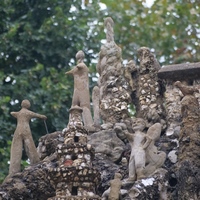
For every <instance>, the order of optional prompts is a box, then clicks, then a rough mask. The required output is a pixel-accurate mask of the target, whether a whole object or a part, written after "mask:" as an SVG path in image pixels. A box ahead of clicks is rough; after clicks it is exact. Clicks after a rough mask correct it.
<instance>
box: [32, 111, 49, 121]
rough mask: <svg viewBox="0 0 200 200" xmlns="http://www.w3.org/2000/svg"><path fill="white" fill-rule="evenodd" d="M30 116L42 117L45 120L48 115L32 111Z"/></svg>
mask: <svg viewBox="0 0 200 200" xmlns="http://www.w3.org/2000/svg"><path fill="white" fill-rule="evenodd" d="M29 114H30V116H31V117H32V118H40V119H44V120H46V119H47V117H46V116H45V115H40V114H38V113H34V112H31V111H30V113H29Z"/></svg>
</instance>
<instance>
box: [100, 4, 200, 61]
mask: <svg viewBox="0 0 200 200" xmlns="http://www.w3.org/2000/svg"><path fill="white" fill-rule="evenodd" d="M101 2H102V3H104V4H106V5H107V15H109V16H112V17H113V19H114V21H115V38H116V42H117V43H118V44H120V46H121V48H122V52H123V56H124V58H125V59H135V60H136V54H137V49H138V48H139V47H141V46H147V47H149V48H150V49H151V50H153V51H154V52H155V54H156V55H157V57H158V59H159V61H160V62H161V64H169V63H180V62H197V61H199V60H200V55H199V53H198V52H200V45H199V42H200V24H199V19H200V14H199V13H200V4H199V1H198V0H191V1H189V0H188V1H173V0H155V1H154V4H153V5H152V7H150V8H149V7H147V6H146V4H145V0H141V1H137V0H126V1H120V0H115V1H109V2H108V1H106V0H102V1H101Z"/></svg>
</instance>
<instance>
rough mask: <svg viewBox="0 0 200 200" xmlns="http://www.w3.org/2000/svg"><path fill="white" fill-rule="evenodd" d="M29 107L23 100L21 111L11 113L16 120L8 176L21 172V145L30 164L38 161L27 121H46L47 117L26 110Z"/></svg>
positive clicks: (27, 102) (28, 103) (26, 101)
mask: <svg viewBox="0 0 200 200" xmlns="http://www.w3.org/2000/svg"><path fill="white" fill-rule="evenodd" d="M30 106H31V104H30V102H29V101H28V100H23V101H22V103H21V107H22V109H21V110H20V111H19V112H11V115H12V116H13V117H15V118H17V128H16V130H15V132H14V136H13V140H12V145H11V155H10V167H9V175H12V174H14V173H17V172H20V171H21V157H22V148H23V144H24V147H25V151H26V154H27V156H28V158H29V159H30V163H31V164H35V163H37V162H39V160H40V159H39V155H38V153H37V149H36V147H35V143H34V141H33V138H32V135H31V129H30V126H29V121H30V120H31V119H32V118H41V119H44V120H46V119H47V117H46V116H45V115H40V114H37V113H34V112H32V111H30V110H28V109H29V108H30Z"/></svg>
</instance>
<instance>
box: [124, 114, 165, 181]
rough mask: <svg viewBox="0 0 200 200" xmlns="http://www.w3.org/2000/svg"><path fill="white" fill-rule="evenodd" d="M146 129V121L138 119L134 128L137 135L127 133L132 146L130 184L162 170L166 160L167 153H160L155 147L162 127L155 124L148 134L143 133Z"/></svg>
mask: <svg viewBox="0 0 200 200" xmlns="http://www.w3.org/2000/svg"><path fill="white" fill-rule="evenodd" d="M145 127H146V124H145V121H144V120H143V119H141V118H138V119H137V120H136V125H133V126H132V129H133V131H135V133H134V134H131V133H129V132H125V135H126V136H127V138H128V140H129V142H130V144H131V155H130V160H129V178H128V181H130V182H131V181H135V180H138V179H141V178H145V177H147V176H149V175H150V174H152V173H153V172H154V171H155V170H156V169H158V168H160V167H161V166H162V165H163V164H164V162H165V159H166V154H165V152H162V151H158V150H157V147H156V146H155V145H154V143H155V141H156V140H157V139H159V138H160V134H161V129H162V125H161V124H160V123H155V124H153V125H152V126H151V127H150V128H149V129H148V131H147V133H146V134H145V133H144V132H143V131H144V129H145Z"/></svg>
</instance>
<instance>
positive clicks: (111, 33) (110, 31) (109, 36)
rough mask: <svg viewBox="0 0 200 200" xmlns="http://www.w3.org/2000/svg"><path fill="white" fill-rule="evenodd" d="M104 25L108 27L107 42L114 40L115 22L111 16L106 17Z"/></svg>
mask: <svg viewBox="0 0 200 200" xmlns="http://www.w3.org/2000/svg"><path fill="white" fill-rule="evenodd" d="M104 26H105V28H106V40H107V42H112V41H114V31H113V26H114V22H113V20H112V18H111V17H106V18H105V20H104Z"/></svg>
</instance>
